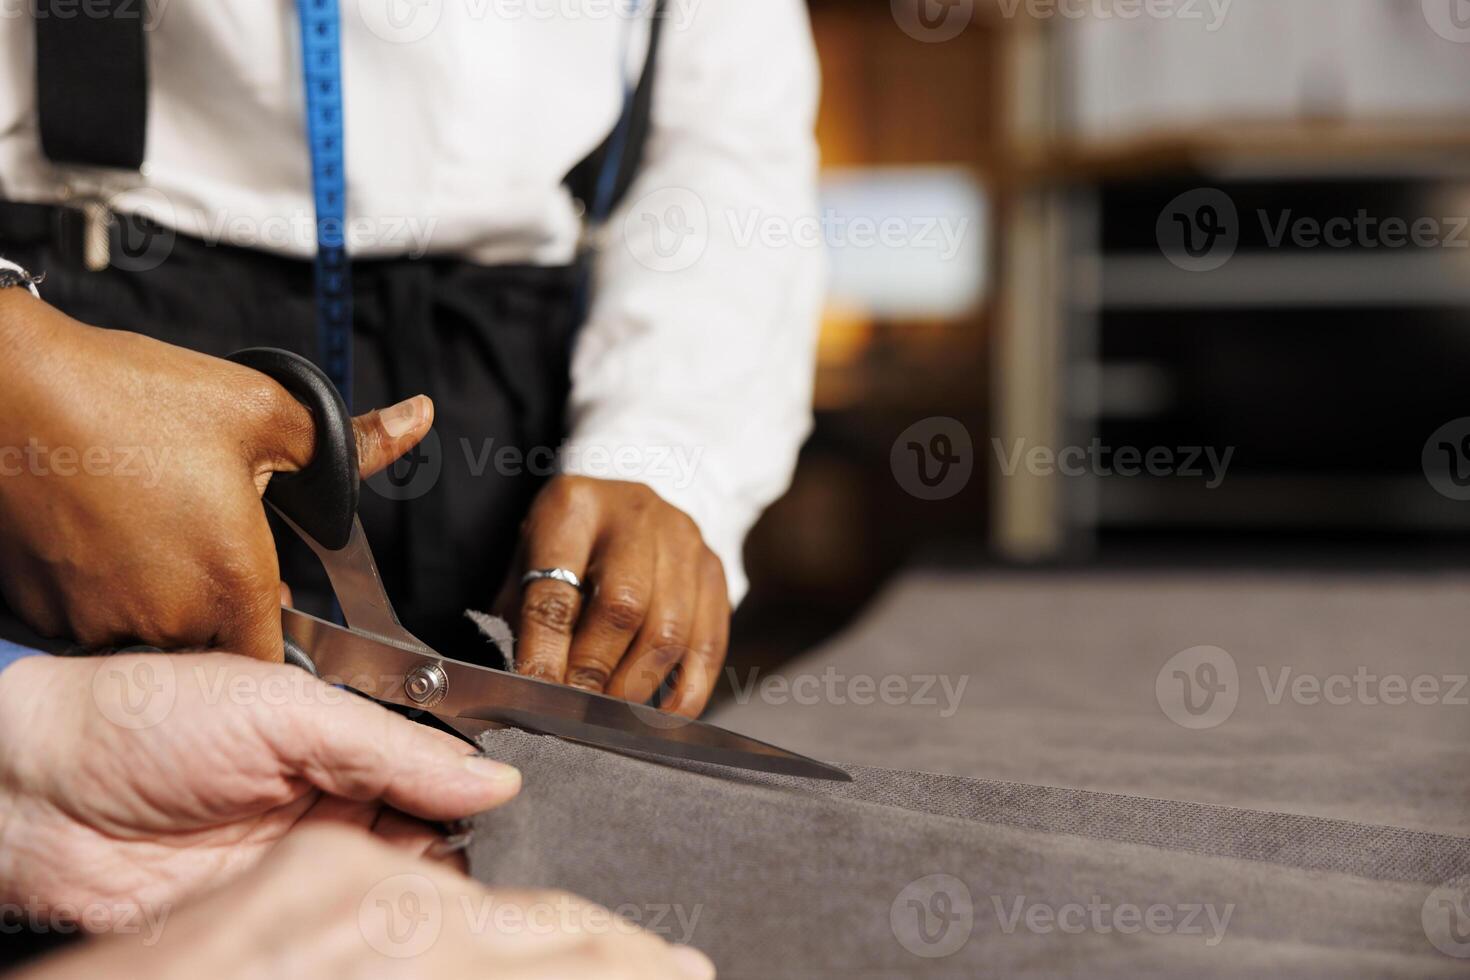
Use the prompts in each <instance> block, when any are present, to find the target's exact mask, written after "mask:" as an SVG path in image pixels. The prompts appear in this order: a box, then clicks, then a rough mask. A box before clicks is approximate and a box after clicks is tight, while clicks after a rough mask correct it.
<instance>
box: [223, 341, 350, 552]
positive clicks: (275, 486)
mask: <svg viewBox="0 0 1470 980" xmlns="http://www.w3.org/2000/svg"><path fill="white" fill-rule="evenodd" d="M229 359H230V360H231V361H234V362H235V363H236V364H241V365H244V366H245V367H248V368H254V369H255V370H257V371H259V372H260V373H261V374H264V375H266V376H267V377H269V378H271V379H272V380H274V381H275V382H277V383H278V384H280V385H281V387H283V388H285V389H286V390H287V391H289V392H290V393H291V394H292V395H294V396H296V399H297V400H298V401H300V402H301V403H302V404H303V405H305V406H306V407H307V409H308V410H310V412H311V416H312V419H313V421H315V423H316V451H315V452H314V453H313V455H312V458H311V462H310V463H308V464H307V465H306V467H305V468H304V469H302V470H301V471H300V472H297V473H281V474H277V475H276V476H274V477H272V478H271V482H270V486H269V487H268V488H266V492H265V499H266V500H267V501H269V502H270V503H271V504H273V505H274V506H275V507H276V509H278V510H279V511H280V512H281V513H283V514H285V515H286V516H287V517H289V518H290V519H291V520H292V521H293V522H294V523H295V524H296V525H297V526H298V527H300V528H301V529H302V530H304V531H306V533H308V534H310V535H311V536H312V537H313V538H315V539H316V540H317V541H318V542H319V543H320V544H321V545H322V546H323V547H326V548H329V549H331V550H333V551H338V550H341V549H342V548H344V547H346V545H347V541H348V539H349V538H350V537H351V535H352V522H353V519H354V518H355V517H356V516H357V502H358V494H359V492H360V488H359V485H358V472H357V437H356V435H355V434H354V432H353V429H352V416H351V415H350V414H349V413H348V411H347V405H346V404H345V403H344V402H343V401H342V395H341V394H340V393H339V392H338V391H337V387H336V385H334V384H332V382H331V380H330V379H329V378H328V377H327V376H326V374H325V373H323V372H322V370H321V368H319V367H317V366H316V365H315V364H313V363H311V362H310V361H308V360H307V359H306V358H304V357H302V356H301V355H299V354H293V353H291V352H290V351H286V350H280V349H278V348H275V347H250V348H247V349H245V350H241V351H236V352H235V353H233V354H231V355H230V357H229Z"/></svg>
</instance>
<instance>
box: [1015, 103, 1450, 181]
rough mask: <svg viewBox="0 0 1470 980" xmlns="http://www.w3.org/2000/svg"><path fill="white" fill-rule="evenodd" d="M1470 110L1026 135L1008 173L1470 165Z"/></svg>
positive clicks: (1065, 177)
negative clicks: (1093, 135)
mask: <svg viewBox="0 0 1470 980" xmlns="http://www.w3.org/2000/svg"><path fill="white" fill-rule="evenodd" d="M1467 151H1470V117H1466V118H1465V119H1456V120H1445V119H1417V120H1404V121H1382V122H1370V121H1363V122H1335V121H1326V120H1316V121H1313V120H1307V121H1303V120H1282V121H1279V122H1259V121H1248V120H1239V121H1230V122H1222V123H1215V124H1210V125H1208V126H1200V127H1198V128H1196V129H1176V130H1168V131H1159V132H1153V133H1147V132H1146V133H1141V134H1138V135H1130V136H1126V137H1120V138H1118V139H1113V140H1107V139H1104V140H1096V139H1094V140H1076V139H1068V138H1065V137H1062V138H1056V139H1052V140H1046V141H1041V140H1037V141H1022V142H1018V143H1016V144H1014V145H1013V147H1012V152H1011V153H1009V154H1006V156H1007V157H1008V158H1009V160H1010V161H1011V163H1010V165H1009V167H1008V168H1007V171H1008V173H1007V174H1006V175H1005V176H1006V177H1008V178H1009V179H1011V180H1013V181H1016V182H1019V183H1022V184H1025V183H1034V182H1071V181H1083V180H1086V181H1092V180H1101V179H1107V178H1116V177H1130V176H1142V175H1146V174H1150V173H1157V172H1161V171H1178V170H1187V169H1217V168H1221V167H1250V166H1274V167H1288V168H1301V167H1309V166H1321V167H1350V166H1351V167H1369V166H1374V165H1380V164H1388V165H1391V166H1394V167H1396V168H1404V167H1406V166H1408V165H1409V164H1410V163H1415V164H1419V165H1422V164H1425V163H1432V162H1435V161H1442V162H1443V163H1445V164H1448V165H1453V166H1456V167H1458V168H1459V169H1461V170H1470V163H1467V162H1466V157H1465V154H1466V152H1467Z"/></svg>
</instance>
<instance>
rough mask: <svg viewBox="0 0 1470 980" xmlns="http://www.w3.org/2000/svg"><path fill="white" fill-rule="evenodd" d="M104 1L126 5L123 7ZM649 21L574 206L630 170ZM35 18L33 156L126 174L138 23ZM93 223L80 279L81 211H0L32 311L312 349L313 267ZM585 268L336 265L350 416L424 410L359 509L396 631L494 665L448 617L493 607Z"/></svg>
mask: <svg viewBox="0 0 1470 980" xmlns="http://www.w3.org/2000/svg"><path fill="white" fill-rule="evenodd" d="M113 6H114V7H115V8H116V9H117V10H119V11H123V10H127V9H130V8H131V6H132V5H128V4H114V5H113ZM663 14H664V2H663V0H660V2H659V3H658V4H657V5H656V7H655V9H654V15H653V16H654V19H653V26H652V34H651V38H650V45H649V56H648V62H647V64H646V65H645V66H644V71H643V76H642V78H641V80H640V82H639V85H638V87H637V89H636V92H635V95H634V97H633V98H632V99H630V100H629V101H628V104H627V105H626V106H625V110H624V116H623V118H622V119H621V120H620V121H619V126H621V127H624V129H625V135H624V138H623V139H622V140H616V139H614V137H613V136H609V138H608V139H607V140H606V141H604V143H603V144H602V145H601V146H599V147H598V148H597V149H596V150H595V151H594V152H593V153H592V154H591V155H589V156H588V157H587V159H585V160H583V161H582V162H581V163H579V164H578V165H577V167H576V168H575V169H574V170H573V171H572V172H571V173H570V174H568V175H567V177H566V179H565V183H566V185H567V186H568V188H569V190H570V192H571V193H572V194H573V196H574V197H575V198H576V199H577V200H579V201H581V202H584V204H583V206H584V208H585V207H586V203H585V202H588V201H591V200H593V198H594V196H595V194H594V191H595V185H596V183H597V181H598V179H599V177H600V176H601V175H602V174H603V172H604V170H605V168H606V167H607V166H608V164H609V160H608V157H609V155H610V154H612V153H614V152H617V153H618V154H619V159H618V160H617V161H616V163H615V164H614V165H615V166H616V167H617V171H616V172H617V180H616V183H615V185H614V188H615V189H614V193H613V195H612V198H611V200H610V202H609V205H610V206H611V205H613V204H615V203H616V202H617V200H619V199H621V198H622V197H623V196H624V195H625V193H626V191H627V189H628V187H629V185H630V184H631V183H632V180H633V176H634V174H635V173H636V171H637V168H638V164H639V162H640V161H641V157H642V151H643V146H644V144H645V143H646V137H647V132H648V126H649V116H650V113H651V104H652V92H653V82H654V76H655V64H656V55H657V50H658V40H659V34H660V27H661V25H662V21H663ZM36 24H37V35H38V36H37V42H38V43H37V49H38V50H37V54H38V57H37V81H38V92H39V96H38V101H39V106H40V112H41V131H42V136H43V146H44V148H45V150H46V153H47V155H48V156H49V157H50V158H51V159H53V160H56V161H58V162H68V163H85V164H90V165H100V166H110V167H121V168H125V169H136V168H137V167H138V166H139V165H140V164H141V158H142V146H143V137H142V127H143V126H144V125H145V123H146V118H145V117H146V109H145V108H144V107H146V56H145V52H144V47H143V39H142V20H141V19H129V18H125V17H122V16H117V17H100V18H82V17H78V18H70V19H58V18H42V19H40V20H38V21H37V22H36ZM88 64H91V65H96V64H105V65H107V66H108V71H106V72H99V73H95V74H92V73H88V72H87V71H85V70H80V69H79V68H78V66H81V65H88ZM99 78H100V81H99ZM89 80H90V81H89ZM120 93H121V94H120ZM140 93H142V96H141V97H140ZM349 97H350V94H349ZM594 217H595V216H594ZM104 220H107V221H108V224H107V225H106V227H105V229H104V231H105V233H106V234H107V235H108V238H109V242H110V251H111V253H112V255H113V256H115V257H118V260H117V261H115V262H114V263H112V264H111V265H109V267H108V268H105V269H101V270H99V271H89V270H88V269H87V268H86V265H87V262H86V261H85V260H86V256H87V254H88V252H89V247H88V242H87V237H88V228H89V221H90V222H92V224H91V227H92V228H94V229H95V228H96V225H95V221H96V215H95V213H94V214H93V215H92V216H91V218H90V219H89V217H88V216H87V215H86V214H85V213H83V212H82V211H80V210H78V209H72V208H65V207H54V206H49V205H48V206H42V205H31V204H20V203H14V202H9V203H7V202H0V254H3V255H5V256H6V257H7V258H9V259H11V260H12V261H15V262H18V263H20V264H21V265H23V266H25V267H26V268H28V269H30V270H32V271H34V272H38V273H40V272H44V273H45V275H46V280H45V283H44V285H43V295H44V297H45V299H46V300H47V302H49V303H51V304H53V305H54V306H56V307H57V308H59V309H61V310H62V311H64V312H66V313H67V314H69V315H70V316H72V317H75V318H76V319H78V320H81V321H83V322H86V323H92V324H97V325H99V326H105V327H108V328H113V329H122V330H130V331H134V332H137V333H141V334H146V335H148V336H150V337H155V338H158V339H159V340H163V341H166V342H168V343H171V344H176V345H179V346H182V347H188V348H192V349H194V350H199V351H203V352H204V353H207V354H214V355H224V354H228V353H230V352H231V351H234V350H237V349H239V348H242V347H251V346H262V345H266V346H273V347H282V348H285V349H287V350H293V351H297V352H299V353H302V354H305V355H306V356H308V357H314V356H316V353H317V352H316V350H315V348H316V343H317V341H316V311H315V306H314V293H313V282H312V264H311V262H310V261H304V260H295V259H288V258H282V257H279V256H275V255H270V254H267V253H263V252H257V251H254V250H248V249H240V248H234V247H230V246H224V245H213V244H208V243H205V242H202V241H198V240H195V239H192V238H188V237H186V236H183V235H175V234H174V233H173V232H171V231H168V230H166V229H162V228H159V227H158V226H156V225H154V224H152V223H151V222H149V221H147V220H145V219H142V218H138V217H131V216H104ZM93 244H94V245H95V242H94V243H93ZM165 247H166V248H167V249H168V251H167V253H166V254H167V258H166V260H164V261H163V262H162V263H161V264H157V266H156V268H153V267H151V266H152V265H153V263H151V262H133V261H128V257H137V256H144V255H147V254H149V250H150V249H159V248H165ZM91 251H92V252H93V254H94V255H95V248H92V249H91ZM94 264H95V263H94ZM588 264H589V263H588V259H587V256H586V255H585V254H584V255H582V256H580V257H579V258H578V259H577V260H576V261H574V262H573V263H572V264H570V265H567V266H559V267H543V266H493V267H488V266H480V265H475V264H472V263H469V262H464V261H459V260H453V259H445V258H434V257H427V258H417V259H389V260H367V261H355V262H354V263H353V304H354V311H353V334H354V338H353V339H354V359H355V364H354V373H353V384H354V387H355V392H356V395H355V398H356V403H357V405H358V406H359V410H365V409H368V408H373V407H384V406H387V405H389V404H392V403H394V402H397V401H399V400H401V399H403V398H407V397H409V396H411V395H414V394H419V393H423V394H427V395H429V396H431V397H432V398H433V399H434V404H435V424H434V431H433V434H432V435H431V436H430V438H429V439H428V440H426V441H425V443H424V444H423V445H422V446H420V447H419V449H417V450H415V451H414V452H413V453H411V454H410V455H409V457H407V458H406V459H405V460H403V461H401V462H399V463H397V464H395V465H394V466H393V467H392V468H391V469H390V470H389V472H388V473H386V474H383V475H381V476H379V477H376V478H374V479H372V480H370V481H367V485H366V486H365V487H364V489H363V493H362V504H361V508H360V514H361V517H362V521H363V525H364V528H365V530H366V531H367V534H368V538H369V540H370V541H371V542H372V544H373V550H374V553H375V554H376V556H377V558H378V563H379V566H380V570H381V572H382V574H383V578H384V581H385V584H386V586H387V589H388V592H389V594H390V595H392V596H393V599H394V604H395V606H396V607H397V609H398V612H399V615H400V617H401V618H402V619H403V621H404V623H405V625H407V626H408V628H409V629H410V630H412V631H413V632H415V633H417V634H418V635H419V636H420V637H422V638H423V639H424V640H425V641H426V642H427V643H429V644H430V645H431V646H433V647H435V648H436V649H440V650H443V651H445V652H446V653H448V654H449V655H450V656H453V657H456V658H459V659H465V660H471V661H478V662H481V663H492V664H496V665H498V664H499V663H500V660H501V658H500V654H499V653H498V652H497V651H495V650H494V649H493V648H491V647H489V646H488V645H487V644H486V642H485V641H484V640H483V639H481V638H480V637H479V635H478V633H477V631H476V630H475V628H474V627H473V625H472V624H471V623H469V621H468V620H467V619H466V618H465V617H464V610H465V609H469V608H473V609H484V608H486V607H488V606H489V605H490V604H491V602H492V601H493V599H494V597H495V594H496V592H497V591H498V590H499V588H500V585H501V582H502V580H503V578H504V576H505V574H506V573H507V571H508V566H509V563H510V561H511V558H512V556H513V553H514V550H515V544H516V538H517V534H518V531H519V526H520V522H521V520H522V519H523V518H524V516H525V513H526V511H527V508H528V507H529V505H530V502H531V499H532V498H533V496H534V495H535V494H536V492H537V490H538V489H540V487H541V485H542V484H543V483H544V482H545V481H546V479H547V478H548V477H549V476H550V474H551V465H550V464H551V460H552V458H553V455H552V454H553V453H554V452H555V450H556V448H557V447H558V446H559V445H560V444H561V441H562V439H563V438H564V437H565V434H566V425H565V415H564V413H565V406H566V402H567V395H568V391H569V386H570V362H571V354H572V346H573V343H574V341H575V339H576V334H577V330H578V328H579V326H580V324H581V321H582V317H583V313H584V307H585V298H586V291H587V287H588V275H587V271H588ZM129 266H132V267H135V268H136V267H138V266H150V268H147V270H146V271H129ZM276 541H277V546H278V551H279V553H280V556H281V575H282V579H283V580H284V581H285V582H287V584H289V585H290V586H291V587H292V589H293V590H294V591H295V592H296V594H297V605H298V606H301V607H302V608H304V609H308V610H310V611H313V612H317V613H318V614H322V613H324V612H325V611H326V609H327V607H328V604H329V596H330V591H329V587H328V585H327V580H326V576H325V573H324V572H323V571H322V569H321V566H320V564H319V563H318V562H317V561H316V559H315V557H314V556H313V555H312V554H311V553H310V552H309V551H308V550H307V549H306V547H305V546H304V545H303V544H302V543H301V542H300V540H299V539H297V538H296V536H295V535H294V534H293V533H292V532H290V531H289V530H288V529H285V528H284V527H281V526H277V527H276Z"/></svg>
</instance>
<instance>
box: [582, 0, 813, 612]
mask: <svg viewBox="0 0 1470 980" xmlns="http://www.w3.org/2000/svg"><path fill="white" fill-rule="evenodd" d="M669 7H670V12H669V14H668V16H669V18H670V20H669V21H668V22H666V24H665V27H664V37H663V41H662V48H661V49H660V52H659V65H658V71H659V75H658V79H657V83H656V89H655V95H654V104H653V112H652V121H651V122H652V125H651V132H650V138H649V142H648V146H647V152H646V154H645V157H644V161H643V166H642V169H641V171H640V173H639V176H638V177H637V179H636V180H635V182H634V184H633V186H632V187H631V188H630V191H629V193H628V195H627V197H626V198H625V200H624V202H623V204H622V205H621V206H620V207H619V209H617V210H616V211H615V212H614V213H613V214H612V216H611V218H610V220H609V221H608V222H607V224H606V225H605V226H604V228H603V231H602V237H601V239H600V241H599V243H598V244H599V250H598V258H597V260H596V264H595V267H594V280H595V289H594V292H593V295H594V301H593V303H592V306H591V309H590V311H589V316H588V320H587V323H586V325H585V326H584V328H583V331H582V333H581V336H580V337H579V339H578V342H577V347H576V350H575V352H574V356H573V362H572V392H571V399H570V406H569V409H570V419H571V436H570V439H569V441H568V444H567V446H566V447H565V449H566V452H565V453H564V456H563V463H562V467H563V471H564V472H570V473H574V474H579V475H584V476H594V477H602V478H610V479H623V480H635V481H638V482H642V483H645V484H647V485H648V486H649V487H651V488H652V489H653V490H654V491H656V492H657V493H658V494H659V495H660V496H661V497H663V498H664V499H665V500H666V501H668V502H669V503H671V504H673V505H674V506H676V507H678V508H680V509H681V510H683V511H684V512H685V513H687V514H688V515H689V516H690V517H691V518H693V519H694V521H695V523H696V524H698V525H699V528H700V530H701V532H702V533H703V535H704V540H705V543H706V544H707V545H708V546H709V547H710V549H711V550H712V551H714V552H715V554H717V555H718V556H719V558H720V559H721V561H722V562H723V563H724V567H725V575H726V579H727V580H728V583H729V587H730V597H731V600H732V602H738V601H739V600H740V599H741V598H742V597H743V596H744V594H745V592H746V588H747V582H746V577H745V572H744V567H743V563H742V560H741V549H742V546H743V544H744V541H745V536H746V534H747V533H748V532H749V530H750V528H751V526H752V525H753V524H754V523H755V521H756V519H757V518H758V517H759V516H760V513H761V511H762V510H763V509H764V508H765V507H766V506H767V505H769V504H770V503H771V502H772V501H773V500H775V499H776V498H777V497H778V496H780V495H781V494H782V493H783V492H784V491H785V490H786V488H787V486H788V485H789V484H790V480H791V475H792V471H793V469H794V467H795V463H796V456H797V452H798V450H799V449H800V447H801V443H802V442H803V440H804V439H805V438H806V436H807V434H808V433H809V431H810V429H811V399H812V378H813V372H814V362H815V348H816V335H817V328H818V324H819V320H820V312H821V302H822V296H823V286H824V258H823V252H822V241H821V237H822V236H821V234H820V231H819V229H820V225H819V223H818V221H817V214H816V210H817V204H816V178H817V148H816V140H815V136H814V126H815V116H816V106H817V94H818V87H819V82H818V70H817V59H816V53H815V49H814V46H813V43H812V37H811V26H810V23H809V21H808V19H807V14H806V8H805V5H804V4H803V3H802V2H801V0H705V2H702V3H696V4H688V3H677V2H676V3H672V4H670V5H669Z"/></svg>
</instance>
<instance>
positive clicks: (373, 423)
mask: <svg viewBox="0 0 1470 980" xmlns="http://www.w3.org/2000/svg"><path fill="white" fill-rule="evenodd" d="M433 424H434V403H433V402H432V401H430V400H429V398H428V396H427V395H415V396H413V397H412V398H410V399H408V400H406V401H401V402H399V403H398V404H397V405H393V406H391V407H389V408H385V409H382V410H380V411H373V412H368V413H367V414H366V415H359V416H358V417H357V418H355V419H353V420H352V428H353V430H354V431H355V432H356V433H357V468H358V471H359V472H360V473H361V474H362V476H363V477H364V478H366V477H369V476H372V475H373V474H374V473H378V472H380V471H382V470H384V469H387V467H388V464H389V463H392V462H393V461H394V460H395V459H397V458H398V457H400V456H402V455H403V454H404V453H406V452H408V451H409V450H410V449H412V448H413V447H414V446H417V445H418V444H419V441H420V440H421V439H423V438H424V436H426V435H428V434H429V429H430V427H431V426H433Z"/></svg>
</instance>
